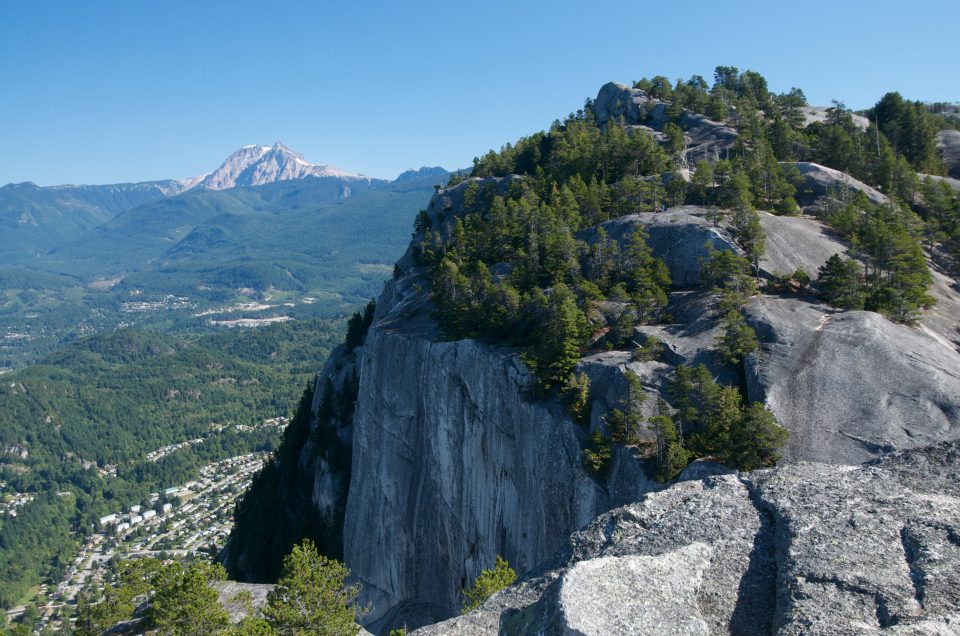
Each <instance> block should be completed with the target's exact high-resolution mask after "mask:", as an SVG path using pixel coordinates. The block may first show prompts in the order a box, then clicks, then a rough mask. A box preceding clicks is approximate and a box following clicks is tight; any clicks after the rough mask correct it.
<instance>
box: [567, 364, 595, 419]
mask: <svg viewBox="0 0 960 636" xmlns="http://www.w3.org/2000/svg"><path fill="white" fill-rule="evenodd" d="M563 396H564V400H565V401H566V404H567V411H568V412H569V413H570V417H572V418H573V419H574V420H576V421H577V422H585V421H586V420H587V417H589V415H590V409H589V406H590V378H589V377H588V376H587V374H586V373H583V372H582V371H581V372H580V373H574V374H573V375H571V376H570V378H569V379H568V380H567V384H566V385H565V386H564V387H563Z"/></svg>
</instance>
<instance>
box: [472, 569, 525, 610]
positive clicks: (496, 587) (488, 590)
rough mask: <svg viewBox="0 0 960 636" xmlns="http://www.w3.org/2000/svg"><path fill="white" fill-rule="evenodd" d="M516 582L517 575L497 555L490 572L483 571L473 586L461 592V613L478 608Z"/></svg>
mask: <svg viewBox="0 0 960 636" xmlns="http://www.w3.org/2000/svg"><path fill="white" fill-rule="evenodd" d="M516 580H517V573H516V572H514V571H513V568H511V567H510V564H509V563H507V562H506V560H504V559H503V558H502V557H501V556H499V555H497V562H496V565H494V567H493V569H492V570H483V571H482V572H480V576H478V577H477V578H476V580H475V581H474V582H473V585H471V586H470V587H468V588H467V589H465V590H463V599H464V601H463V608H462V613H463V614H467V613H468V612H472V611H473V610H475V609H477V608H478V607H480V606H481V605H482V604H483V602H484V601H486V600H487V599H488V598H490V597H491V596H493V595H494V594H495V593H496V592H499V591H500V590H502V589H503V588H505V587H507V586H508V585H510V584H511V583H513V582H514V581H516Z"/></svg>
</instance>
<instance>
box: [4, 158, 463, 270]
mask: <svg viewBox="0 0 960 636" xmlns="http://www.w3.org/2000/svg"><path fill="white" fill-rule="evenodd" d="M448 174H449V173H448V172H447V171H446V170H444V169H443V168H439V167H432V168H426V167H425V168H420V169H418V170H408V171H407V172H404V173H403V174H401V175H400V176H399V177H398V178H397V179H396V182H397V183H409V182H413V181H417V180H420V179H425V178H436V179H437V180H438V181H444V180H445V179H446V175H448ZM303 179H323V180H324V181H325V183H324V185H323V186H321V187H311V189H310V190H311V195H313V196H319V197H320V198H319V199H314V200H313V202H317V201H318V200H322V201H330V200H332V199H334V200H336V199H346V198H348V197H350V196H351V195H353V194H356V193H357V192H360V191H363V190H365V189H370V188H379V187H385V186H387V185H389V184H390V183H391V182H390V181H387V180H384V179H374V178H371V177H366V176H364V175H362V174H357V173H352V172H347V171H345V170H341V169H340V168H337V167H336V166H333V165H329V164H315V163H310V162H309V161H307V160H306V159H304V157H303V155H301V154H300V153H298V152H296V151H294V150H291V149H290V148H288V147H286V146H284V145H283V144H282V143H280V142H279V141H278V142H276V143H275V144H274V145H273V146H261V145H249V146H244V147H242V148H240V149H239V150H237V151H236V152H234V153H232V154H231V155H230V156H229V157H227V158H226V159H225V160H224V161H223V163H221V164H220V166H218V167H217V168H216V169H215V170H213V171H212V172H208V173H205V174H202V175H199V176H196V177H193V178H191V179H181V180H175V179H166V180H161V181H144V182H141V183H121V184H110V185H62V186H50V187H40V186H37V185H35V184H33V183H30V182H25V183H18V184H9V185H6V186H3V187H0V232H2V235H3V237H4V240H3V242H2V243H0V265H4V264H36V263H37V259H43V257H44V255H46V254H50V253H51V252H53V251H55V250H57V249H59V248H62V247H64V246H66V245H69V244H71V243H81V244H83V243H85V242H86V241H85V239H82V238H81V237H83V236H84V234H85V233H86V232H88V231H90V230H93V229H94V228H97V226H100V225H102V224H104V223H106V222H108V221H110V220H111V219H113V218H114V217H116V216H117V215H119V214H121V213H122V212H126V211H127V210H132V209H134V208H137V207H140V206H143V205H147V204H151V203H157V202H159V201H161V200H166V199H170V198H171V197H176V196H177V195H181V194H184V193H186V192H189V193H190V194H191V197H195V196H196V195H197V194H199V193H202V192H204V191H210V190H214V191H219V190H229V189H233V188H255V187H259V186H265V185H270V184H274V183H280V182H284V181H295V180H303ZM431 185H432V184H431ZM321 191H322V194H321ZM192 201H195V202H198V203H200V206H201V207H204V205H206V204H207V203H210V202H212V201H216V199H209V200H208V199H206V198H203V197H201V198H199V199H197V198H191V199H189V200H187V201H180V202H178V203H175V204H170V208H162V206H161V209H168V210H169V209H183V208H184V207H185V206H186V207H189V206H190V205H191V203H190V202H192ZM215 205H216V204H215V203H213V206H214V207H215ZM104 231H108V230H107V229H106V228H105V230H104ZM167 238H169V237H167Z"/></svg>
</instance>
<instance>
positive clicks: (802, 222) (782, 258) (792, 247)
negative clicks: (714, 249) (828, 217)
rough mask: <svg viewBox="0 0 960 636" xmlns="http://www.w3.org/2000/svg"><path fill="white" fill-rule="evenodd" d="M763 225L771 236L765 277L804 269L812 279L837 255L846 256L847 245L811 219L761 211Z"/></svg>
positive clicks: (765, 256) (762, 266)
mask: <svg viewBox="0 0 960 636" xmlns="http://www.w3.org/2000/svg"><path fill="white" fill-rule="evenodd" d="M758 214H759V215H760V225H762V226H763V229H764V231H765V232H766V234H767V239H766V245H765V249H764V253H763V258H761V259H760V271H761V273H762V274H766V275H770V274H792V273H793V272H794V271H796V270H797V269H802V270H804V271H805V272H807V274H809V275H810V277H811V278H814V279H816V278H817V270H819V269H820V267H821V266H822V265H823V264H824V263H826V262H827V259H829V258H830V257H831V256H833V255H834V254H843V253H844V252H846V249H847V246H846V245H844V244H843V243H841V242H840V240H839V239H838V238H837V237H836V235H835V234H834V233H833V232H831V231H830V229H829V228H828V227H827V226H826V225H824V224H823V223H821V222H820V221H817V220H816V219H811V218H809V217H798V216H777V215H774V214H769V213H768V212H759V213H758Z"/></svg>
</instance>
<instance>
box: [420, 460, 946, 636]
mask: <svg viewBox="0 0 960 636" xmlns="http://www.w3.org/2000/svg"><path fill="white" fill-rule="evenodd" d="M958 461H960V446H958V444H957V443H944V444H940V445H937V446H932V447H927V448H924V449H920V450H915V451H909V452H904V453H895V454H891V455H888V456H885V457H884V458H882V459H880V460H878V461H876V462H873V463H871V464H866V465H864V466H862V467H858V468H851V467H844V466H833V465H826V464H794V465H786V466H783V467H780V468H777V469H773V470H765V471H758V472H755V473H750V474H742V475H723V476H711V477H707V478H705V479H704V480H702V481H687V482H681V483H678V484H676V485H674V486H672V487H670V488H668V489H667V490H664V491H661V492H657V493H651V494H649V495H647V496H646V497H644V498H643V499H642V500H640V501H639V502H637V503H635V504H632V505H629V506H625V507H623V508H618V509H616V510H613V511H611V512H609V513H606V514H604V515H602V516H600V517H599V518H598V519H597V520H596V521H594V522H593V523H592V524H590V525H589V526H587V527H586V528H584V529H583V530H582V531H580V532H577V533H575V534H574V535H573V536H572V537H571V538H570V540H569V542H568V543H567V544H566V546H565V547H564V548H563V549H562V550H560V551H559V552H558V553H557V554H556V555H555V556H554V557H553V559H552V560H551V561H550V562H548V563H547V564H545V565H544V567H542V568H540V569H538V571H536V572H534V573H532V574H530V575H529V576H527V577H525V578H524V579H523V580H521V581H520V582H519V583H517V584H515V585H513V586H511V587H509V588H507V589H506V590H504V591H503V592H501V593H498V594H496V595H494V596H493V597H492V598H491V599H490V600H489V601H488V602H487V603H486V604H484V605H483V606H482V607H481V608H479V609H478V610H476V611H474V612H472V613H471V614H469V615H467V616H463V617H458V618H455V619H451V620H449V621H445V622H443V623H439V624H437V625H433V626H430V627H427V628H423V629H420V630H417V631H415V632H413V633H414V634H417V635H418V636H428V635H430V636H432V635H439V634H446V635H460V634H463V635H466V634H471V635H483V634H491V635H492V634H543V635H545V636H548V635H554V634H556V635H560V634H588V635H593V634H598V635H599V634H604V635H616V634H677V633H690V634H736V635H741V634H742V635H753V634H768V633H774V632H776V633H777V634H784V635H798V636H799V635H801V634H804V635H811V634H812V635H827V634H830V635H835V634H851V635H852V634H931V635H932V634H954V633H957V630H958V629H960V613H958V612H957V603H958V602H960V547H958V546H960V475H958V469H957V465H958ZM611 599H612V602H611ZM627 607H629V608H630V610H631V611H630V612H620V611H619V610H621V609H623V608H627ZM680 625H683V626H684V627H685V629H686V630H687V631H681V630H679V629H677V626H680Z"/></svg>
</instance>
